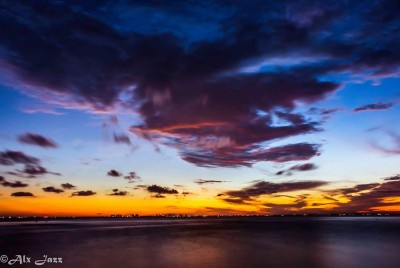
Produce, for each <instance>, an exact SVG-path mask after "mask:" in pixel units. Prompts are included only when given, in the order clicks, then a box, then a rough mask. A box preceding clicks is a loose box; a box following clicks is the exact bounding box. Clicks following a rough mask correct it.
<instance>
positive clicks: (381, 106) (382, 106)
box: [354, 102, 394, 112]
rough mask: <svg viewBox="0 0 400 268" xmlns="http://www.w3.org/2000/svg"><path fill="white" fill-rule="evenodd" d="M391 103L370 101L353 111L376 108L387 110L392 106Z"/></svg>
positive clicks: (373, 109) (375, 109) (374, 109)
mask: <svg viewBox="0 0 400 268" xmlns="http://www.w3.org/2000/svg"><path fill="white" fill-rule="evenodd" d="M393 105H394V104H393V103H381V102H378V103H372V104H367V105H364V106H361V107H357V108H355V109H354V111H355V112H362V111H377V110H388V109H390V108H392V107H393Z"/></svg>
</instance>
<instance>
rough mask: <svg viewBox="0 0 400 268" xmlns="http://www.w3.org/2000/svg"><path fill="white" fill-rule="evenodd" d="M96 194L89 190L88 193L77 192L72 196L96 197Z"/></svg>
mask: <svg viewBox="0 0 400 268" xmlns="http://www.w3.org/2000/svg"><path fill="white" fill-rule="evenodd" d="M95 194H96V192H93V191H91V190H87V191H77V192H73V193H72V194H71V196H91V195H95Z"/></svg>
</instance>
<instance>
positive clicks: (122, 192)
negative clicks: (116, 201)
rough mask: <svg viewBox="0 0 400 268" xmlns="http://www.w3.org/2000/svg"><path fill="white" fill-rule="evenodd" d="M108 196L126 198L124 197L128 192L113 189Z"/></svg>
mask: <svg viewBox="0 0 400 268" xmlns="http://www.w3.org/2000/svg"><path fill="white" fill-rule="evenodd" d="M109 195H114V196H126V195H128V192H127V191H120V190H118V189H113V190H112V193H111V194H109Z"/></svg>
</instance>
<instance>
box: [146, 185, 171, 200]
mask: <svg viewBox="0 0 400 268" xmlns="http://www.w3.org/2000/svg"><path fill="white" fill-rule="evenodd" d="M146 190H147V191H148V192H149V193H155V194H157V195H164V194H178V193H179V192H178V191H177V190H175V189H172V188H168V187H162V186H158V185H155V184H153V185H151V186H147V188H146ZM155 197H157V196H155Z"/></svg>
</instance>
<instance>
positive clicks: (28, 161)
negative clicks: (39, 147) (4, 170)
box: [0, 150, 61, 178]
mask: <svg viewBox="0 0 400 268" xmlns="http://www.w3.org/2000/svg"><path fill="white" fill-rule="evenodd" d="M17 164H22V165H24V168H23V170H16V172H9V174H12V175H15V176H21V177H25V178H36V177H37V176H41V175H45V174H53V175H61V174H60V173H56V172H51V171H48V170H47V169H46V168H44V167H42V166H41V165H40V160H39V159H38V158H36V157H33V156H30V155H27V154H25V153H23V152H20V151H10V150H6V151H4V152H0V165H5V166H12V165H17Z"/></svg>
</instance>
